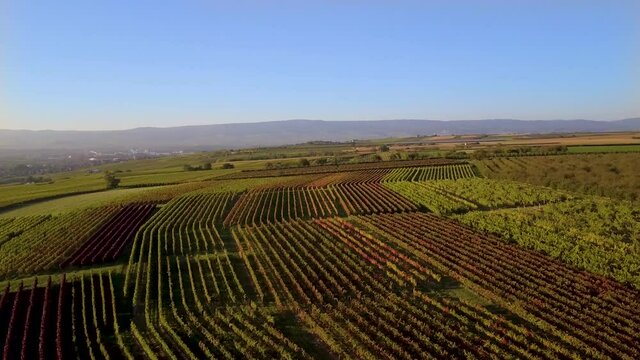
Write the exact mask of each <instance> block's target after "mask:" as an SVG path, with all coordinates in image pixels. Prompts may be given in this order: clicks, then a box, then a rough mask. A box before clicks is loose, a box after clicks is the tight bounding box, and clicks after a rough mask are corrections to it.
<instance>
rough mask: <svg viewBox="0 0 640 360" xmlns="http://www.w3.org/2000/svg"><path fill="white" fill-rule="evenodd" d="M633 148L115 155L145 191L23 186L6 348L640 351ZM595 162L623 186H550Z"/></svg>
mask: <svg viewBox="0 0 640 360" xmlns="http://www.w3.org/2000/svg"><path fill="white" fill-rule="evenodd" d="M632 155H633V154H597V155H594V154H590V155H584V154H581V155H554V156H547V157H539V156H529V157H517V158H509V157H497V158H492V159H483V160H474V161H465V160H460V159H455V160H453V159H445V158H439V159H423V160H401V161H381V162H372V163H361V164H356V163H353V164H340V165H335V164H330V165H312V166H300V167H288V168H280V169H272V168H268V167H267V166H266V165H265V164H266V163H268V162H270V161H274V160H273V159H267V160H264V161H262V163H260V162H259V161H258V160H250V161H249V162H247V163H246V164H245V165H242V164H239V166H238V168H237V169H232V170H221V169H213V170H204V171H189V172H187V171H184V172H182V173H180V174H178V173H179V170H177V168H179V166H177V165H176V164H178V162H177V160H175V159H173V160H172V159H159V160H156V161H157V163H156V164H155V166H156V168H154V161H152V160H144V161H141V162H138V163H131V164H129V163H124V164H121V165H108V167H109V169H111V170H115V169H116V167H119V168H120V169H122V170H123V173H122V175H121V176H120V177H121V179H122V184H123V185H124V186H125V187H128V186H129V185H136V184H137V185H140V186H144V187H140V188H129V189H116V190H106V191H100V192H95V193H91V194H81V195H77V194H76V195H68V196H66V197H61V198H58V199H52V200H47V201H43V202H39V203H35V204H31V205H25V206H22V207H17V204H16V203H14V202H13V201H18V202H21V201H23V200H16V199H32V200H33V199H34V198H33V197H34V196H40V195H37V194H35V193H33V192H27V193H25V194H22V195H20V194H16V195H12V196H13V198H12V199H9V200H6V201H5V204H11V206H16V207H17V208H15V209H12V210H10V211H6V212H4V213H0V345H1V346H2V353H3V358H41V359H44V358H58V359H66V358H94V359H99V358H100V359H101V358H115V359H120V358H128V359H134V358H136V359H137V358H147V359H158V358H167V359H200V358H225V359H235V358H254V359H272V358H295V359H311V358H323V359H324V358H330V359H332V358H335V359H339V358H357V359H378V358H385V359H396V358H406V359H409V358H427V359H442V358H500V359H502V358H527V359H543V358H544V359H547V358H548V359H557V358H596V359H637V358H638V357H640V340H639V339H640V307H639V306H638V305H639V304H640V243H639V242H638V241H639V239H640V228H639V226H638V224H639V223H640V209H639V208H638V206H637V203H635V202H633V201H629V200H626V201H620V200H619V199H621V198H629V199H630V200H633V196H634V195H632V194H634V191H635V190H634V185H637V184H635V183H634V181H633V180H631V177H632V176H634V174H636V173H635V172H634V171H635V168H634V166H633V165H624V164H625V162H632V163H633V161H635V158H631V157H630V156H632ZM194 159H197V160H198V161H200V160H201V159H204V155H203V156H202V157H193V158H192V161H193V162H194V163H195V160H194ZM569 159H575V162H574V161H569ZM256 161H257V162H256ZM136 164H137V165H136ZM576 164H578V165H576ZM136 166H138V167H136ZM586 166H589V167H591V171H593V172H596V173H598V174H600V173H602V171H601V169H600V168H601V167H602V168H603V169H608V168H609V167H610V166H615V167H616V168H617V169H618V170H619V171H618V175H620V178H616V179H615V180H612V181H613V182H616V181H617V183H616V184H617V185H618V186H617V189H615V191H614V185H613V184H610V183H608V180H610V179H611V178H613V175H610V174H608V173H606V174H604V175H602V177H593V178H589V179H586V178H585V179H584V180H579V179H576V180H575V182H573V183H570V182H569V180H568V178H565V177H564V176H562V175H560V177H561V178H562V179H564V180H563V181H564V182H563V181H555V179H556V177H557V176H558V175H555V173H561V174H563V173H565V172H569V171H574V172H577V171H578V169H580V168H583V167H586ZM106 167H107V166H106ZM534 168H535V169H538V172H539V173H541V174H547V175H536V174H537V173H536V172H535V171H534V170H533V169H534ZM540 169H545V171H539V170H540ZM128 170H130V172H129V173H127V171H128ZM580 171H582V170H580ZM607 171H608V170H607ZM609 172H610V171H609ZM605 175H606V176H605ZM60 176H61V175H60ZM80 176H81V177H80V178H81V179H84V178H86V179H89V178H91V179H92V180H91V182H94V181H97V180H95V179H94V177H96V176H97V175H85V174H82V175H80ZM54 178H56V179H57V177H54ZM60 178H61V177H60ZM71 178H73V176H71ZM69 181H70V180H69ZM75 181H80V180H75ZM586 181H593V183H589V184H587V183H586ZM61 182H62V181H60V183H61ZM91 182H87V184H89V185H87V186H89V188H88V189H92V188H91V186H93V185H91ZM56 183H58V182H57V181H54V183H53V184H50V185H51V186H55V184H56ZM575 184H584V185H577V186H576V185H575ZM624 184H627V185H626V186H625V185H624ZM147 185H148V186H147ZM10 186H13V188H12V189H13V190H15V189H19V187H18V185H10ZM20 186H22V185H20ZM33 186H44V185H33ZM96 186H97V185H96ZM25 188H26V189H29V188H28V187H26V186H25ZM78 189H79V190H83V189H85V188H83V187H78ZM56 191H57V190H56ZM60 191H62V190H60ZM608 191H610V192H611V193H610V195H611V196H612V198H609V197H602V196H594V194H597V195H606V194H605V192H608ZM6 192H7V193H9V190H6ZM73 193H75V192H71V194H73ZM52 194H56V192H55V191H54V192H53V193H52ZM614 199H615V200H614ZM29 201H30V200H29ZM0 206H2V205H1V204H0Z"/></svg>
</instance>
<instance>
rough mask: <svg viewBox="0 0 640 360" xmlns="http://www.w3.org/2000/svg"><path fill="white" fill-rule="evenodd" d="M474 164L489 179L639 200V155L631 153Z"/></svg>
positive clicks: (536, 158) (510, 159) (514, 159)
mask: <svg viewBox="0 0 640 360" xmlns="http://www.w3.org/2000/svg"><path fill="white" fill-rule="evenodd" d="M474 164H475V165H476V166H477V167H478V169H479V170H480V171H481V173H482V174H483V175H484V176H486V177H489V178H496V179H510V180H515V181H521V182H528V183H531V184H536V185H542V186H548V187H553V188H556V189H561V190H566V191H572V192H576V193H582V194H589V195H599V196H609V197H613V198H617V199H625V200H631V201H638V200H640V181H638V179H640V156H638V154H634V153H620V154H618V153H600V154H576V155H557V156H528V157H516V158H493V159H487V160H479V161H474Z"/></svg>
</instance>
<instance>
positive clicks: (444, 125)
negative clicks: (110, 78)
mask: <svg viewBox="0 0 640 360" xmlns="http://www.w3.org/2000/svg"><path fill="white" fill-rule="evenodd" d="M609 131H640V118H628V119H622V120H614V121H600V120H585V119H575V120H518V119H482V120H421V119H397V120H351V121H331V120H308V119H291V120H278V121H266V122H252V123H226V124H212V125H185V126H176V127H138V128H132V129H126V130H3V129H0V149H7V150H9V149H10V150H37V149H68V150H78V149H91V150H123V149H130V148H144V149H151V150H154V151H169V150H190V149H202V150H205V149H206V150H215V149H224V148H227V149H229V148H245V147H256V146H279V145H287V144H298V143H304V142H308V141H348V140H352V139H375V138H386V137H410V136H416V135H432V134H438V135H451V134H455V135H468V134H508V133H517V134H545V133H567V132H609Z"/></svg>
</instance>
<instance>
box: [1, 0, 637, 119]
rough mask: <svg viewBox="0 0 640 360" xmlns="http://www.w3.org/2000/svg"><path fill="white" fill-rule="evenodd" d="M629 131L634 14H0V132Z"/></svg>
mask: <svg viewBox="0 0 640 360" xmlns="http://www.w3.org/2000/svg"><path fill="white" fill-rule="evenodd" d="M632 116H640V1H637V0H629V1H622V0H601V1H589V0H582V1H563V0H553V1H551V0H549V1H547V0H531V1H526V0H503V1H498V0H486V1H483V0H468V1H461V0H449V1H444V0H443V1H401V0H398V1H391V0H389V1H365V0H358V1H356V0H342V1H309V0H304V1H286V2H285V1H268V0H263V1H258V0H256V1H239V0H236V1H212V0H209V1H206V0H175V1H163V0H154V1H146V0H135V1H120V0H104V1H100V0H63V1H50V0H41V1H34V0H0V128H27V129H120V128H131V127H138V126H173V125H187V124H209V123H224V122H248V121H267V120H282V119H293V118H307V119H327V120H353V119H396V118H421V119H426V118H429V119H445V120H446V119H477V118H506V117H509V118H521V119H558V118H590V119H603V120H610V119H617V118H624V117H632Z"/></svg>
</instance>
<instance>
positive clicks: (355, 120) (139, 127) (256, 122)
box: [0, 116, 640, 131]
mask: <svg viewBox="0 0 640 360" xmlns="http://www.w3.org/2000/svg"><path fill="white" fill-rule="evenodd" d="M628 119H640V116H631V117H628V118H622V119H516V118H496V119H484V118H483V119H480V118H478V119H399V118H398V119H340V120H334V119H303V118H301V119H280V120H263V121H251V120H249V121H234V122H219V123H202V124H186V123H185V124H176V125H167V126H154V125H148V126H147V125H145V126H136V127H129V128H113V129H53V128H51V129H26V128H12V129H10V128H0V130H14V131H126V130H135V129H144V128H157V129H166V128H174V127H194V126H207V125H229V124H260V123H274V122H288V121H324V122H369V121H380V122H382V121H443V122H456V121H509V120H515V121H525V122H526V121H548V122H555V121H581V120H585V121H598V122H615V121H620V120H628Z"/></svg>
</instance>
